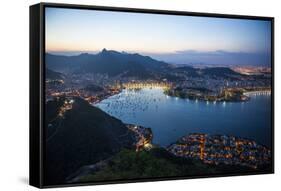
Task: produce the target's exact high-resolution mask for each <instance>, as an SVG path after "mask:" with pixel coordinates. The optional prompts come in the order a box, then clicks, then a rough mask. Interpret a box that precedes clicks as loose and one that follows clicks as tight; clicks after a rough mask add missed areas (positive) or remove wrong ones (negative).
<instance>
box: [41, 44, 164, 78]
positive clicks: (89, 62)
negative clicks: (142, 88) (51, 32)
mask: <svg viewBox="0 0 281 191" xmlns="http://www.w3.org/2000/svg"><path fill="white" fill-rule="evenodd" d="M46 65H47V67H48V68H50V69H52V70H55V71H58V72H64V73H81V74H83V73H102V74H108V75H109V76H116V75H124V76H127V77H130V76H139V77H143V78H145V77H150V76H151V75H152V73H153V72H160V71H161V70H163V69H164V68H165V67H167V66H168V64H167V63H165V62H161V61H157V60H154V59H152V58H151V57H148V56H142V55H140V54H129V53H125V52H122V53H120V52H117V51H113V50H106V49H103V50H102V51H101V52H100V53H98V54H87V53H83V54H80V55H78V56H59V55H53V54H48V53H47V54H46Z"/></svg>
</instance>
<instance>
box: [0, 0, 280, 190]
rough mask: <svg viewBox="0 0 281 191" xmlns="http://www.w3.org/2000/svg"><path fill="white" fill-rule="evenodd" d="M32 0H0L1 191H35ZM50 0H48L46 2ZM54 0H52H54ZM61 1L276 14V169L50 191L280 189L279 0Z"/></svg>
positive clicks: (264, 14)
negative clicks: (31, 169) (31, 168)
mask: <svg viewBox="0 0 281 191" xmlns="http://www.w3.org/2000/svg"><path fill="white" fill-rule="evenodd" d="M38 2H39V1H37V0H2V1H1V5H0V9H1V10H0V190H3V191H9V190H13V191H23V190H31V191H32V190H36V189H35V188H33V187H31V186H29V185H28V128H29V127H28V115H29V114H28V107H29V103H28V99H29V98H28V94H29V93H28V92H29V85H28V76H29V68H28V67H29V45H28V43H29V19H28V16H29V5H32V4H35V3H38ZM47 2H49V1H47ZM53 2H55V0H53ZM56 2H60V3H73V4H89V5H104V6H122V7H135V8H150V9H165V10H182V11H193V12H210V13H225V14H245V15H260V16H273V17H275V34H276V35H275V48H276V51H275V74H276V76H275V84H276V85H275V90H276V95H275V97H276V100H275V113H276V115H275V117H276V122H275V137H276V142H275V143H276V147H275V150H276V157H275V161H276V169H275V170H276V173H275V174H274V175H256V176H243V177H227V178H209V179H194V180H179V181H165V182H163V181H161V182H152V183H134V184H118V185H103V186H95V187H93V186H84V187H74V188H67V189H66V188H63V189H54V190H73V191H76V190H77V191H78V190H79V191H80V190H82V191H84V190H93V189H95V190H101V191H110V190H134V191H137V190H161V191H162V190H177V189H181V190H195V189H196V190H208V191H211V190H216V191H218V190H229V191H232V190H238V189H239V190H255V191H258V190H276V187H280V186H279V185H280V183H279V182H280V180H281V169H280V163H279V162H280V161H281V155H280V144H281V137H280V136H281V133H280V132H281V131H280V129H279V128H280V127H281V120H280V117H281V116H280V114H279V113H280V112H281V111H280V109H281V107H280V104H281V103H280V99H279V98H280V97H281V89H280V83H281V63H280V57H279V53H280V49H281V47H280V45H281V43H280V36H279V35H280V34H281V21H280V20H281V11H280V7H281V6H280V5H279V2H280V1H278V0H253V1H251V0H228V1H226V0H212V1H207V0H205V1H204V0H80V1H79V0H59V1H56Z"/></svg>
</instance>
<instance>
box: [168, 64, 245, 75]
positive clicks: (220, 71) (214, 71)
mask: <svg viewBox="0 0 281 191" xmlns="http://www.w3.org/2000/svg"><path fill="white" fill-rule="evenodd" d="M174 71H176V72H182V73H185V74H187V76H190V77H200V76H210V77H222V78H227V77H233V76H241V74H240V73H237V72H235V71H234V70H232V69H231V68H227V67H208V68H202V69H201V68H193V67H191V66H183V67H177V68H175V69H174Z"/></svg>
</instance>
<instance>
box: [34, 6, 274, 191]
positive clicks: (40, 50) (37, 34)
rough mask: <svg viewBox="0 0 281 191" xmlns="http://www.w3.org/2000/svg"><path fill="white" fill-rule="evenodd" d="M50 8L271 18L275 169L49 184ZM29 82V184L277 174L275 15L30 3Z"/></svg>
mask: <svg viewBox="0 0 281 191" xmlns="http://www.w3.org/2000/svg"><path fill="white" fill-rule="evenodd" d="M46 7H55V8H69V9H84V10H102V11H115V12H132V13H152V14H164V15H182V16H198V17H215V18H233V19H249V20H265V21H270V22H271V70H272V79H271V87H272V90H271V91H272V93H271V118H272V119H271V120H272V121H271V124H272V127H271V132H272V133H271V148H272V163H271V164H272V168H271V169H272V170H271V171H270V172H260V173H253V172H249V173H225V174H219V175H213V174H212V175H208V174H206V175H200V176H188V177H186V176H184V177H166V178H145V179H131V180H118V181H101V182H88V183H70V184H60V185H45V184H44V178H43V174H44V170H45V168H46V167H45V165H44V155H45V142H44V140H45V127H44V111H45V110H44V109H45V104H44V103H45V93H44V92H45V81H44V79H45V8H46ZM29 84H30V100H29V102H30V109H29V111H30V112H29V115H30V130H29V150H30V151H29V184H30V185H32V186H35V187H38V188H52V187H67V186H84V185H99V184H116V183H134V182H147V181H163V180H178V179H193V178H210V177H226V176H242V175H256V174H271V173H274V18H273V17H260V16H249V15H231V14H217V13H198V12H184V11H170V10H153V9H135V8H120V7H104V6H89V5H73V4H56V3H39V4H36V5H32V6H30V82H29Z"/></svg>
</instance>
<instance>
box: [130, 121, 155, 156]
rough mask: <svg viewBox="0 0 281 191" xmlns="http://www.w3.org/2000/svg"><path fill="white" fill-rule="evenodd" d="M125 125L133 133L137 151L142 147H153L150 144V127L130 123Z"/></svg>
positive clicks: (146, 148) (147, 148)
mask: <svg viewBox="0 0 281 191" xmlns="http://www.w3.org/2000/svg"><path fill="white" fill-rule="evenodd" d="M127 127H128V129H130V130H131V131H133V132H134V133H135V139H136V141H135V142H136V143H135V146H136V151H137V152H138V151H140V150H143V149H145V150H150V149H151V148H152V147H153V145H152V144H151V142H152V137H153V135H152V130H151V129H150V128H146V127H142V126H139V125H131V124H128V125H127Z"/></svg>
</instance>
